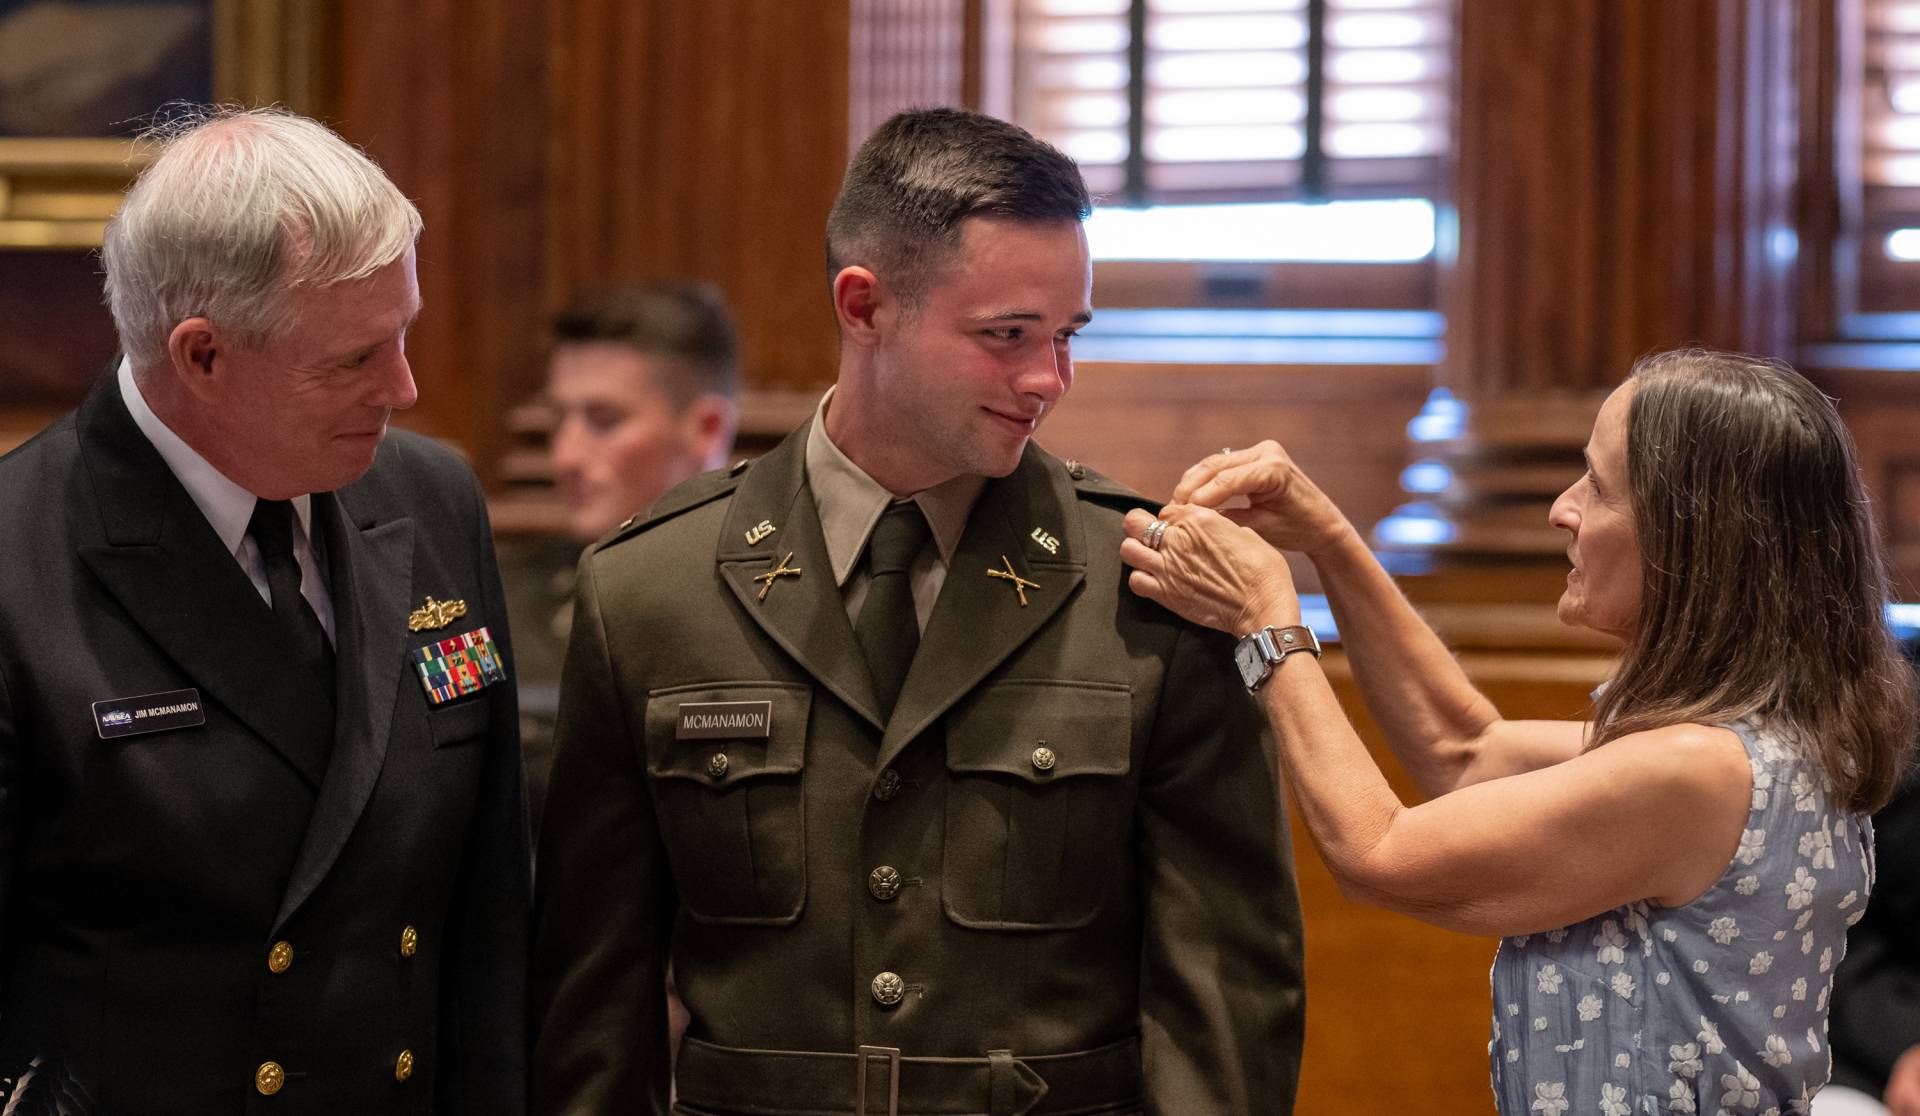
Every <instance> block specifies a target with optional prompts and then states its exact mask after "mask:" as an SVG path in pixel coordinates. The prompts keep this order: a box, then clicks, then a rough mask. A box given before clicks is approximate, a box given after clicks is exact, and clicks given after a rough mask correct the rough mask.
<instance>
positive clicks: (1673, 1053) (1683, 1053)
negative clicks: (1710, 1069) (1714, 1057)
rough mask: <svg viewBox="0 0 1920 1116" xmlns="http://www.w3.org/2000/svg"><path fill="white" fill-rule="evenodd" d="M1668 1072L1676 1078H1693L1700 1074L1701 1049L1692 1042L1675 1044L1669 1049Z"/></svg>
mask: <svg viewBox="0 0 1920 1116" xmlns="http://www.w3.org/2000/svg"><path fill="white" fill-rule="evenodd" d="M1667 1057H1668V1058H1670V1059H1672V1060H1671V1061H1669V1062H1668V1063H1667V1072H1668V1073H1670V1074H1673V1075H1674V1076H1675V1077H1687V1078H1691V1077H1692V1076H1693V1075H1694V1074H1696V1073H1699V1072H1700V1048H1699V1047H1698V1046H1695V1045H1694V1044H1693V1043H1690V1042H1680V1043H1675V1044H1674V1045H1672V1046H1669V1047H1667Z"/></svg>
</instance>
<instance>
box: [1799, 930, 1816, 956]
mask: <svg viewBox="0 0 1920 1116" xmlns="http://www.w3.org/2000/svg"><path fill="white" fill-rule="evenodd" d="M1800 952H1801V953H1812V952H1813V931H1811V930H1809V931H1807V932H1806V933H1804V934H1802V935H1800Z"/></svg>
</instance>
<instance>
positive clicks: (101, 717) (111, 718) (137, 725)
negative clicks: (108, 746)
mask: <svg viewBox="0 0 1920 1116" xmlns="http://www.w3.org/2000/svg"><path fill="white" fill-rule="evenodd" d="M206 723H207V711H206V710H205V709H202V708H201V707H200V691H199V690H192V689H188V690H168V691H167V692H166V693H163V694H143V695H141V696H139V697H124V698H110V699H108V700H106V701H96V702H94V703H93V727H94V729H95V730H96V731H97V732H99V733H100V739H102V740H112V739H113V738H114V737H116V736H132V735H134V734H136V733H142V732H164V731H166V730H167V729H177V728H193V727H194V726H196V725H204V724H206Z"/></svg>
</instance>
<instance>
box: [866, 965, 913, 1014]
mask: <svg viewBox="0 0 1920 1116" xmlns="http://www.w3.org/2000/svg"><path fill="white" fill-rule="evenodd" d="M906 994H907V982H906V981H904V980H901V979H900V974H899V973H881V974H880V975H879V976H877V977H874V978H873V998H874V1001H875V1002H876V1003H878V1004H879V1005H880V1006H881V1007H892V1006H893V1005H895V1004H897V1003H899V1002H900V1000H901V999H902V998H903V997H905V996H906Z"/></svg>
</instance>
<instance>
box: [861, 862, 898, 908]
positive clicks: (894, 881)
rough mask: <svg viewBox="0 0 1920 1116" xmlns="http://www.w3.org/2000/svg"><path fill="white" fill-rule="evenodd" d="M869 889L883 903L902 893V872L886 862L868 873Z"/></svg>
mask: <svg viewBox="0 0 1920 1116" xmlns="http://www.w3.org/2000/svg"><path fill="white" fill-rule="evenodd" d="M867 890H868V891H870V892H872V893H873V897H874V898H875V899H878V900H880V901H881V902H882V903H884V902H886V901H887V900H889V899H891V898H893V897H894V896H896V895H898V894H900V873H898V872H896V871H894V870H893V869H892V868H890V867H888V866H887V865H885V864H882V865H881V866H880V867H878V868H875V869H874V870H873V871H872V872H869V873H868V874H867Z"/></svg>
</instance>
